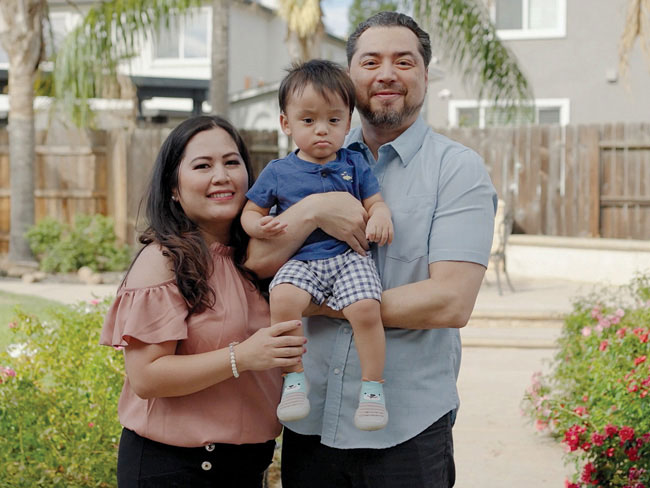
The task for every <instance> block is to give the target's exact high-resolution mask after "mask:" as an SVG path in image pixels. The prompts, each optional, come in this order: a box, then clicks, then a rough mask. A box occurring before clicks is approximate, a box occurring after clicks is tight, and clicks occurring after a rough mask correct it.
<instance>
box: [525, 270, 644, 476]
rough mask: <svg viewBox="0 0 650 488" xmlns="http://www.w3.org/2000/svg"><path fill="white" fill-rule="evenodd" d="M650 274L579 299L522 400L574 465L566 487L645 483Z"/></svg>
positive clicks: (543, 429)
mask: <svg viewBox="0 0 650 488" xmlns="http://www.w3.org/2000/svg"><path fill="white" fill-rule="evenodd" d="M649 333H650V276H640V277H638V278H637V279H636V280H635V281H634V282H633V283H632V284H631V285H630V286H629V287H627V288H626V289H625V292H618V294H614V295H612V297H610V298H605V297H598V296H592V297H590V298H589V299H582V300H581V301H578V302H577V303H576V304H575V306H574V310H573V312H572V313H571V314H570V315H569V316H568V317H567V318H566V319H565V324H564V329H563V333H562V336H561V338H560V339H559V341H558V346H559V349H558V352H557V354H556V356H555V358H554V361H553V366H552V369H551V372H550V373H548V374H546V375H542V374H541V373H535V374H534V375H533V378H532V381H531V385H530V387H529V388H528V390H527V392H526V394H525V396H524V399H523V402H522V406H523V410H524V412H525V413H526V414H527V415H528V416H529V417H530V418H531V420H532V421H533V423H534V425H535V428H536V429H537V430H538V431H542V432H548V433H549V434H550V435H552V436H553V437H554V438H556V439H557V440H558V442H560V443H562V445H563V446H564V448H565V451H566V456H567V458H568V459H569V460H571V461H573V462H574V464H575V467H576V469H575V473H574V474H573V476H572V479H571V480H569V479H567V480H566V483H565V487H566V488H587V487H596V488H598V487H600V488H650V359H649V357H650V344H649V343H648V335H649Z"/></svg>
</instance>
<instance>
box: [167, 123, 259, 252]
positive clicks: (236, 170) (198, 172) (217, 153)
mask: <svg viewBox="0 0 650 488" xmlns="http://www.w3.org/2000/svg"><path fill="white" fill-rule="evenodd" d="M247 191H248V172H247V171H246V165H245V164H244V160H243V159H242V157H241V154H240V153H239V149H238V148H237V144H235V141H234V140H233V139H232V137H230V134H228V133H227V132H226V131H225V130H223V129H221V128H219V127H215V128H214V129H210V130H205V131H202V132H199V133H198V134H196V135H195V136H194V137H192V139H190V141H189V142H188V143H187V146H186V147H185V154H184V155H183V159H181V163H180V165H179V167H178V188H176V189H175V190H174V193H173V194H174V198H175V199H176V200H177V201H178V203H179V204H180V205H181V207H183V211H184V212H185V214H186V215H187V217H188V218H189V219H190V220H192V222H194V223H195V224H196V225H197V226H198V227H199V229H200V230H201V232H202V233H203V236H204V238H205V239H206V242H207V243H208V244H211V243H213V242H215V241H218V242H220V243H222V244H227V243H228V242H229V240H230V226H231V224H232V222H233V220H234V219H235V218H236V217H237V215H238V214H239V212H240V211H241V209H242V207H243V205H244V202H245V199H246V192H247Z"/></svg>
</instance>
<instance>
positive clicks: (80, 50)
mask: <svg viewBox="0 0 650 488" xmlns="http://www.w3.org/2000/svg"><path fill="white" fill-rule="evenodd" d="M201 4H202V1H201V0H106V1H104V2H102V3H100V4H99V5H97V6H94V7H91V8H90V10H89V11H88V12H87V13H86V16H85V17H84V19H83V20H82V22H81V23H80V24H79V25H78V26H77V27H76V28H75V29H74V30H73V31H72V32H71V33H70V34H68V35H67V36H66V38H65V39H64V41H63V43H62V46H61V48H60V49H59V51H58V52H57V55H56V58H55V62H54V93H55V97H56V99H57V101H59V102H61V103H62V104H63V107H64V109H65V110H66V112H68V113H69V114H70V115H71V116H72V120H73V121H74V122H75V123H76V124H77V125H80V126H87V125H89V124H90V123H91V121H92V112H91V110H90V108H89V104H88V102H89V100H90V99H91V98H94V97H97V96H101V94H102V93H103V92H104V90H105V89H106V87H107V86H110V85H111V84H115V83H116V79H117V68H118V66H119V64H120V63H121V62H123V61H125V60H128V59H130V58H132V57H134V56H135V55H136V54H137V52H138V50H139V49H140V48H141V45H142V41H143V40H145V39H147V38H149V37H151V36H152V33H153V32H154V31H155V30H156V29H157V28H158V27H160V26H161V25H169V19H170V17H171V16H172V15H176V14H178V15H182V14H184V13H185V12H187V11H188V10H189V9H190V8H192V7H195V6H200V5H201Z"/></svg>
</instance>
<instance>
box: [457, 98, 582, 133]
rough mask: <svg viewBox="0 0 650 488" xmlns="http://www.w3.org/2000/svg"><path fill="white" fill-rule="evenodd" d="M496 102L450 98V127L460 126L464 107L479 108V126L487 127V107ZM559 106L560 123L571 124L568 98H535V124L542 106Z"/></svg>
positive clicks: (537, 121)
mask: <svg viewBox="0 0 650 488" xmlns="http://www.w3.org/2000/svg"><path fill="white" fill-rule="evenodd" d="M496 105H505V104H504V103H499V104H496ZM494 106H495V103H494V102H493V101H491V100H481V101H480V102H479V101H478V100H449V104H448V110H447V115H448V118H449V126H450V127H459V126H458V118H459V117H458V109H463V108H478V110H479V114H478V120H479V122H478V128H479V129H485V128H486V126H485V109H486V108H491V107H494ZM556 107H557V108H559V109H560V122H559V123H560V125H561V126H565V125H569V121H570V108H571V103H570V100H569V99H568V98H538V99H536V100H535V122H534V123H535V124H538V123H539V112H538V109H540V108H556Z"/></svg>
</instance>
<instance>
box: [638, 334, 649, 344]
mask: <svg viewBox="0 0 650 488" xmlns="http://www.w3.org/2000/svg"><path fill="white" fill-rule="evenodd" d="M639 341H640V342H641V343H642V344H645V343H646V342H648V333H647V332H646V333H645V334H643V335H642V336H640V337H639Z"/></svg>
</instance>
